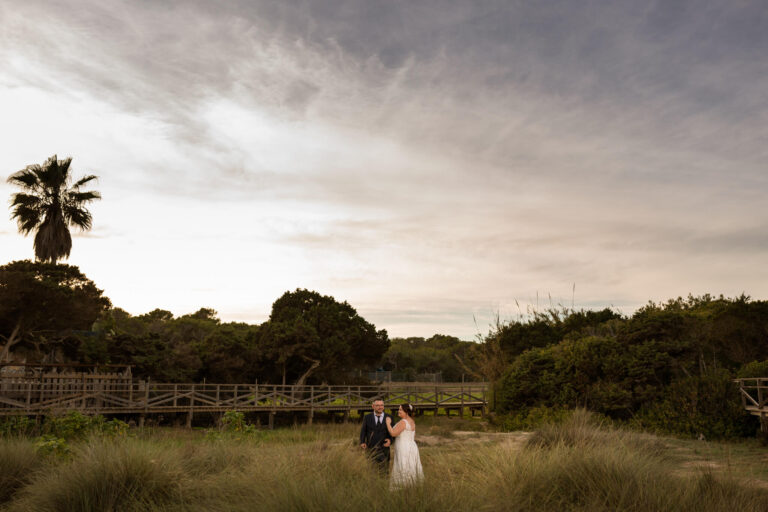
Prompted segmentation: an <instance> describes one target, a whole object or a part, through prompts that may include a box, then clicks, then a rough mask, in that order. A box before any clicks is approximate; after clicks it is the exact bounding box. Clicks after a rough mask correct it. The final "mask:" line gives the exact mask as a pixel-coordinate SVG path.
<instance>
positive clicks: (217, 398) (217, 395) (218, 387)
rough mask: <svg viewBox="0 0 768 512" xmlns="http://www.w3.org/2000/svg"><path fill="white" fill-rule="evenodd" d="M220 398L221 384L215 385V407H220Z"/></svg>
mask: <svg viewBox="0 0 768 512" xmlns="http://www.w3.org/2000/svg"><path fill="white" fill-rule="evenodd" d="M220 396H221V384H216V406H217V407H219V406H221V399H220V398H219V397H220Z"/></svg>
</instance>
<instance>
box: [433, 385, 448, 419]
mask: <svg viewBox="0 0 768 512" xmlns="http://www.w3.org/2000/svg"><path fill="white" fill-rule="evenodd" d="M439 412H440V397H439V395H438V391H437V386H435V416H437V413H439ZM445 414H446V415H447V414H448V409H446V410H445Z"/></svg>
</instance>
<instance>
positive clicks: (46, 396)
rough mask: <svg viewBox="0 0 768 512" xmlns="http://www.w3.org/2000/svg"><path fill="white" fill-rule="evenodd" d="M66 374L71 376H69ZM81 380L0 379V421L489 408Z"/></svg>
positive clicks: (431, 399)
mask: <svg viewBox="0 0 768 512" xmlns="http://www.w3.org/2000/svg"><path fill="white" fill-rule="evenodd" d="M70 375H71V374H70ZM96 377H97V376H88V375H86V374H81V375H79V376H77V377H74V376H73V377H70V376H67V377H61V378H58V379H53V380H45V381H42V380H35V379H28V378H26V379H25V378H0V415H13V414H28V415H29V414H49V413H52V412H58V411H66V410H73V409H74V410H79V411H81V412H85V413H91V414H96V413H102V414H118V413H159V412H190V413H191V412H193V411H194V412H222V411H227V410H238V411H269V412H277V411H310V412H312V411H315V410H327V411H349V410H355V409H363V408H367V407H369V406H370V403H371V401H372V400H374V399H382V400H384V401H385V402H387V404H388V405H397V404H400V403H404V402H410V403H412V404H414V406H416V407H417V408H418V407H422V408H423V407H428V408H433V409H437V408H452V409H458V408H461V410H462V412H463V409H464V408H465V407H466V408H470V409H471V408H479V407H485V406H486V405H487V399H486V395H487V389H488V386H487V384H485V383H456V384H428V383H427V384H421V383H409V384H406V385H403V384H397V385H394V384H381V385H368V386H353V385H343V386H321V385H305V386H295V385H279V384H259V383H250V384H211V383H203V384H200V383H158V382H152V381H134V380H125V379H98V378H96Z"/></svg>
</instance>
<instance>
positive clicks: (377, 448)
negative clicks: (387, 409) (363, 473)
mask: <svg viewBox="0 0 768 512" xmlns="http://www.w3.org/2000/svg"><path fill="white" fill-rule="evenodd" d="M391 417H392V416H390V415H389V414H386V413H384V414H382V415H381V424H380V425H377V424H376V415H375V414H374V413H369V414H366V415H365V416H364V417H363V427H362V428H361V429H360V444H363V443H365V445H366V452H367V454H368V456H369V457H370V458H371V460H372V461H373V462H374V463H375V464H376V465H377V466H378V468H379V471H382V472H385V473H386V472H387V471H389V448H388V447H386V446H384V441H385V440H386V439H389V441H390V442H392V436H391V435H389V430H387V424H386V421H387V418H391Z"/></svg>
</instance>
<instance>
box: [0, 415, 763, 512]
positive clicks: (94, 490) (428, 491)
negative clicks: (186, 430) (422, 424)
mask: <svg viewBox="0 0 768 512" xmlns="http://www.w3.org/2000/svg"><path fill="white" fill-rule="evenodd" d="M355 430H356V427H355V426H354V425H349V426H326V427H322V426H320V427H316V428H315V429H291V430H286V431H282V432H275V433H267V434H264V435H261V436H256V437H255V438H254V437H248V438H242V439H239V440H238V439H234V438H226V437H225V438H222V439H218V440H204V439H202V438H201V437H200V436H197V437H195V436H194V435H191V434H186V435H179V436H178V437H175V436H172V435H157V436H148V437H143V436H142V437H138V438H129V439H117V440H114V439H113V440H105V439H99V438H93V439H91V440H90V441H89V442H88V443H83V444H80V445H76V446H75V447H74V448H73V450H72V453H71V455H69V456H68V457H66V458H63V459H55V458H51V457H42V456H41V455H37V454H35V452H34V450H33V449H32V443H31V442H28V441H13V442H4V444H3V449H2V450H3V451H2V452H1V453H0V471H2V472H3V474H0V483H2V484H5V482H15V483H14V487H13V490H11V491H9V492H6V493H4V494H1V495H0V496H1V497H2V499H3V500H4V507H5V508H4V509H3V510H9V511H10V510H13V511H16V510H23V511H32V510H34V511H41V512H43V511H112V510H115V511H131V510H167V511H246V510H247V511H260V510H264V511H266V510H269V511H282V510H285V511H288V510H291V511H294V510H296V511H313V510H318V511H321V510H340V511H347V510H348V511H355V512H358V511H360V510H372V511H385V510H393V509H395V508H400V507H408V508H409V509H410V510H426V511H433V510H434V511H441V512H443V511H454V510H455V511H464V510H522V511H551V510H573V511H615V510H622V511H670V512H673V511H674V512H679V511H697V512H707V511H732V510H739V511H745V512H749V511H755V512H757V511H765V510H768V491H766V490H763V489H760V488H757V487H752V486H747V485H743V484H741V483H739V482H737V481H736V480H734V479H732V478H729V477H728V476H727V475H725V476H724V475H720V474H718V475H715V474H713V473H711V472H693V473H692V474H690V475H686V474H681V473H680V472H679V471H678V467H677V466H676V465H675V463H674V462H673V460H672V459H671V458H670V456H669V455H668V453H667V452H668V450H665V448H664V446H665V445H664V443H662V442H661V441H660V440H659V439H657V438H655V437H653V436H648V435H643V434H636V433H633V432H625V431H620V430H613V429H609V428H607V427H601V426H599V425H594V424H593V423H592V422H591V419H590V417H589V416H588V415H585V414H575V415H574V416H573V417H572V418H571V420H570V421H569V422H567V423H565V424H563V425H559V426H547V427H544V428H542V429H541V430H540V431H539V432H536V433H534V434H533V435H532V436H530V438H529V439H528V441H527V442H526V443H520V442H511V441H487V442H475V443H471V444H461V443H459V442H455V441H453V440H452V438H448V439H446V440H445V444H442V445H441V444H438V445H434V446H422V460H423V463H424V469H425V474H426V481H425V483H424V485H423V486H421V487H417V488H412V489H409V490H406V491H400V492H397V493H390V492H389V491H388V490H387V482H386V480H385V479H382V478H379V477H377V476H376V475H375V474H374V473H373V471H372V470H371V469H370V468H369V467H368V466H367V462H366V461H365V460H364V458H363V456H362V454H361V453H360V452H359V450H358V449H357V447H356V443H355V441H354V434H355ZM14 459H18V460H17V461H15V462H14ZM24 461H26V462H24ZM25 464H26V465H25ZM20 468H21V469H20Z"/></svg>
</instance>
